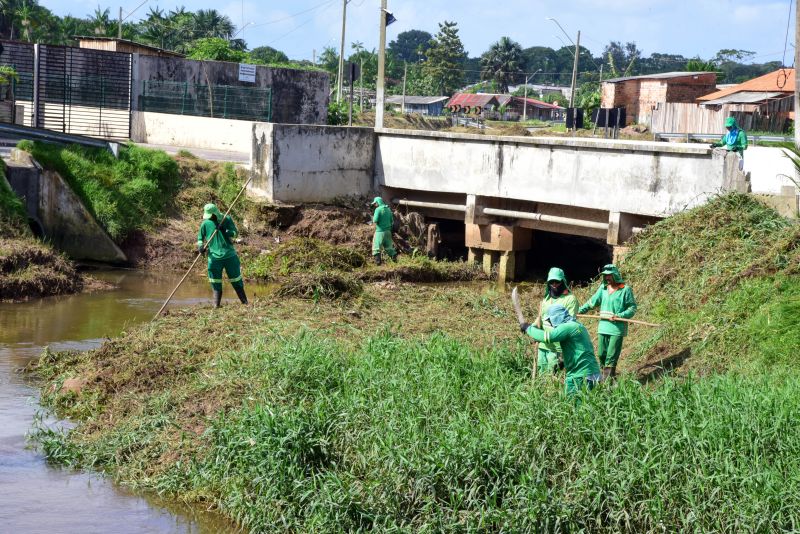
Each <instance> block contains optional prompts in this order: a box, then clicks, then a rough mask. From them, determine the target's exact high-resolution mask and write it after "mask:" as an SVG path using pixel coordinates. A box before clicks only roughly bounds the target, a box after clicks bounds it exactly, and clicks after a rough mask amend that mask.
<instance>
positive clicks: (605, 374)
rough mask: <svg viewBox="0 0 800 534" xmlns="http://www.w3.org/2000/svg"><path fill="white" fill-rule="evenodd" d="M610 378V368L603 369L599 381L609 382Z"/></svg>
mask: <svg viewBox="0 0 800 534" xmlns="http://www.w3.org/2000/svg"><path fill="white" fill-rule="evenodd" d="M610 377H611V367H603V377H602V378H601V379H600V380H601V381H603V382H605V381H606V380H609V378H610Z"/></svg>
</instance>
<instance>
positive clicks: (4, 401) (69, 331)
mask: <svg viewBox="0 0 800 534" xmlns="http://www.w3.org/2000/svg"><path fill="white" fill-rule="evenodd" d="M92 276H94V277H96V278H99V279H102V280H105V281H108V282H111V283H113V284H115V285H116V286H118V289H115V290H111V291H99V292H96V293H91V294H82V295H73V296H69V297H57V298H48V299H41V300H37V301H33V302H29V303H21V304H6V303H0V531H2V532H19V533H38V532H42V533H45V532H46V533H52V532H59V533H72V532H75V533H90V532H98V533H100V532H102V533H107V532H114V533H145V532H147V533H151V532H152V533H156V532H168V533H185V532H196V533H206V532H207V533H216V532H223V533H224V532H236V530H235V529H234V528H233V527H231V526H230V525H229V524H227V523H226V522H225V521H223V520H222V519H221V518H219V517H218V516H215V515H213V514H209V513H205V512H201V511H198V510H194V509H192V508H189V507H183V506H180V505H177V504H174V503H169V502H163V501H160V500H157V499H154V498H152V497H147V496H142V495H133V494H131V493H129V492H126V491H125V490H124V489H121V488H119V487H117V486H115V485H114V484H112V483H111V482H110V481H109V480H108V479H105V478H102V477H99V476H96V475H91V474H85V473H76V472H73V471H69V470H65V469H58V468H54V467H51V466H49V465H48V464H47V462H46V460H45V458H44V457H43V455H42V454H41V453H40V452H38V451H35V450H31V449H30V448H28V447H27V443H26V438H25V435H26V432H28V430H29V429H30V427H31V424H32V422H33V419H34V414H35V413H36V412H37V410H38V405H37V402H36V398H37V391H36V389H35V387H34V385H33V384H31V383H30V381H29V379H28V378H26V377H25V376H24V375H22V374H21V373H20V372H19V370H20V369H21V368H23V367H25V365H26V364H27V363H28V362H30V360H31V359H34V358H36V357H37V356H38V355H39V354H40V353H41V350H42V348H43V347H45V346H48V345H49V346H50V347H51V348H52V349H54V350H66V349H77V350H85V349H89V348H93V347H97V346H98V345H99V344H100V343H102V341H103V339H105V338H107V337H112V336H115V335H117V334H119V333H120V332H121V331H122V330H124V329H125V328H126V327H128V326H131V325H133V324H136V323H140V322H143V321H146V320H148V319H150V318H151V317H152V316H153V314H154V313H155V312H156V311H157V310H158V308H159V307H160V306H161V303H162V302H163V299H164V298H165V295H168V294H169V292H170V291H171V289H172V288H173V287H174V285H175V284H176V283H177V281H178V279H179V277H177V276H172V275H164V276H162V275H158V276H156V275H151V274H144V273H140V272H135V271H113V272H101V273H93V274H92ZM248 293H250V294H252V286H251V287H250V288H249V291H248ZM209 296H210V290H209V288H208V285H207V282H205V280H204V278H202V277H197V278H192V279H189V280H187V281H186V282H185V283H184V285H183V286H182V287H181V289H180V290H179V292H178V293H177V294H176V295H175V297H173V301H172V302H173V304H172V305H173V306H189V305H208V299H209ZM225 297H229V298H231V297H232V298H233V299H235V294H234V293H233V291H232V290H231V288H230V286H227V287H226V288H225ZM226 300H227V299H226ZM228 304H229V305H236V304H238V301H235V303H234V301H233V300H231V301H229V302H228ZM48 423H49V424H60V423H58V422H56V421H49V422H48Z"/></svg>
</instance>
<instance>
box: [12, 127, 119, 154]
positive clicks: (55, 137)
mask: <svg viewBox="0 0 800 534" xmlns="http://www.w3.org/2000/svg"><path fill="white" fill-rule="evenodd" d="M0 134H11V135H13V136H14V137H20V138H22V139H41V140H42V141H50V142H55V143H64V144H74V145H84V146H93V147H97V148H104V149H106V150H108V151H109V152H111V153H112V154H113V155H114V157H115V158H116V157H119V143H117V142H114V141H103V140H102V139H95V138H93V137H86V136H84V135H75V134H68V133H63V132H55V131H53V130H44V129H42V128H31V127H30V126H20V125H19V124H5V123H0Z"/></svg>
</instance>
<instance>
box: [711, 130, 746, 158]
mask: <svg viewBox="0 0 800 534" xmlns="http://www.w3.org/2000/svg"><path fill="white" fill-rule="evenodd" d="M714 146H717V147H724V148H725V149H727V150H729V151H731V152H738V153H739V155H742V154H743V153H744V151H745V149H746V148H747V134H746V133H745V131H744V130H741V129H739V128H736V129H735V130H731V131H730V132H728V133H726V134H725V135H723V136H722V138H721V139H720V140H719V141H717V142H716V143H714Z"/></svg>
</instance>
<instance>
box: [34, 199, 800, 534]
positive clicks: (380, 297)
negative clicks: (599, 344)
mask: <svg viewBox="0 0 800 534" xmlns="http://www.w3.org/2000/svg"><path fill="white" fill-rule="evenodd" d="M292 246H293V247H294V249H293V250H294V252H293V253H294V254H296V255H297V256H298V258H299V259H298V260H297V262H296V263H294V265H298V266H301V267H302V269H303V272H302V274H303V276H309V277H313V276H318V275H322V274H324V273H325V272H326V271H324V270H323V269H317V268H315V264H314V263H313V262H310V261H308V260H306V259H303V258H308V257H309V256H311V257H314V256H315V254H311V253H309V251H310V250H316V251H318V252H319V251H321V250H324V249H323V248H320V245H318V244H313V243H306V244H303V245H302V246H301V245H299V244H294V245H292ZM314 247H317V248H316V249H315V248H314ZM286 250H287V251H288V248H287V249H286ZM319 255H320V256H321V257H322V258H325V261H327V262H329V263H328V264H331V262H333V261H341V258H339V257H338V256H336V255H334V254H326V253H320V254H319ZM278 257H279V256H275V259H273V260H267V259H264V269H265V270H264V272H265V273H270V274H271V275H272V274H274V273H277V272H279V271H280V269H281V265H283V263H282V261H283V260H281V261H278V260H277V258H278ZM332 258H338V259H336V260H334V259H332ZM799 259H800V258H798V229H797V226H796V225H795V224H794V223H790V222H788V221H785V220H783V219H781V218H779V217H777V216H776V215H775V213H774V212H772V211H771V210H768V209H766V208H765V207H764V206H762V205H761V204H758V203H757V202H755V201H753V200H752V199H750V198H749V197H746V196H742V195H728V196H725V197H721V198H717V199H714V200H712V201H711V202H710V203H709V204H708V205H707V206H704V207H701V208H697V209H695V210H691V211H689V212H687V213H684V214H680V215H678V216H676V217H673V218H671V219H668V220H665V221H663V222H661V223H659V224H657V225H655V226H654V227H652V228H651V229H649V230H648V231H647V232H645V233H644V234H642V235H641V237H640V239H639V241H638V243H636V244H635V245H634V247H633V249H632V251H631V253H630V255H629V256H628V259H627V260H626V262H625V264H624V266H623V272H624V273H625V275H626V277H627V278H628V279H629V280H630V281H631V283H632V284H633V286H634V289H635V291H636V293H637V299H638V301H639V304H640V310H641V312H640V316H641V318H646V319H656V320H658V321H659V322H663V323H664V324H665V325H666V327H665V328H664V329H661V330H657V331H653V330H645V329H632V336H631V339H630V340H629V341H628V342H627V345H628V347H629V348H630V350H629V353H626V355H624V356H623V358H629V359H634V360H635V361H636V362H637V364H640V365H643V364H646V365H649V366H651V367H659V366H660V368H662V370H663V367H666V366H667V365H666V364H667V362H666V361H665V357H666V356H667V355H673V354H675V351H677V354H682V356H681V358H683V359H684V360H685V363H684V367H686V368H689V369H694V370H697V371H698V373H694V374H690V375H688V376H686V377H681V378H673V377H669V376H667V377H664V378H661V379H659V380H650V379H653V378H655V377H656V374H657V373H654V372H650V373H648V374H647V376H646V377H645V378H647V379H648V380H650V381H649V382H648V381H646V380H643V381H642V382H647V383H646V384H642V383H640V382H637V381H634V380H633V379H632V378H629V377H630V375H628V377H623V378H622V379H621V380H620V381H618V382H617V383H616V385H615V387H607V386H601V387H600V388H598V389H596V390H595V391H593V392H591V393H590V394H589V395H587V396H585V397H582V398H580V399H579V401H578V402H572V401H570V400H568V399H566V398H565V397H564V396H563V395H562V393H561V390H562V388H563V385H561V384H558V383H557V382H556V381H554V380H548V379H547V378H546V377H539V379H537V381H536V382H532V381H531V374H530V373H531V372H530V365H531V360H532V352H533V351H532V350H531V345H530V343H529V340H527V339H523V338H522V337H521V336H520V335H519V332H518V330H517V324H516V320H515V318H514V316H513V312H512V311H511V309H510V306H509V303H508V299H507V296H506V295H504V294H502V293H498V292H494V291H491V290H489V291H486V290H483V291H481V290H476V289H475V288H466V287H452V286H448V287H437V286H425V287H422V286H403V287H400V288H397V289H396V290H393V291H386V290H383V289H381V287H380V286H379V285H368V286H365V287H364V289H363V293H362V294H361V295H360V296H358V297H353V298H351V299H350V300H348V301H328V300H325V299H320V300H318V301H317V302H314V303H311V302H308V301H307V300H300V299H292V298H285V299H271V300H270V301H269V302H264V301H258V300H257V301H255V302H254V303H253V305H252V306H249V307H247V308H241V307H238V306H237V307H233V306H231V307H225V308H223V309H221V310H213V311H212V310H208V309H194V310H185V311H177V312H172V313H170V314H169V315H167V316H166V317H164V318H162V319H160V320H158V321H156V322H154V323H149V324H146V325H142V326H140V327H138V328H136V329H133V330H131V331H130V332H128V333H126V334H124V335H123V336H122V337H121V338H120V339H118V340H114V341H109V342H107V343H106V344H105V345H104V346H103V347H101V348H100V349H99V350H97V351H93V352H87V353H80V354H75V353H51V352H46V353H45V354H44V355H43V357H42V359H41V361H40V365H39V373H40V374H41V376H42V377H43V378H44V379H45V380H46V384H45V386H44V388H43V395H42V401H43V402H44V403H46V404H48V405H49V406H52V407H53V408H55V409H56V410H57V412H58V413H59V414H61V415H62V416H68V417H71V418H73V419H75V420H77V421H78V422H79V424H78V426H77V428H76V429H75V430H73V431H71V432H70V433H68V434H65V433H62V432H59V431H55V430H52V429H49V428H44V427H42V428H39V429H38V431H37V433H36V439H38V441H39V443H40V444H41V445H42V447H43V448H44V450H45V452H46V454H47V455H48V457H49V458H50V459H51V460H53V461H55V462H57V463H60V464H63V465H68V466H73V467H80V468H86V469H94V470H99V471H103V472H107V473H109V474H112V475H113V476H114V477H116V478H117V479H118V480H119V481H121V482H123V483H125V484H127V485H130V486H132V487H135V488H142V489H150V490H154V491H157V492H160V493H163V494H166V495H171V496H176V497H179V498H181V499H184V500H186V501H189V502H198V503H202V504H203V505H204V506H207V507H211V508H216V509H218V510H219V511H220V512H222V513H223V514H226V515H227V516H229V517H230V518H232V519H233V520H235V521H237V522H238V523H240V524H241V525H243V526H244V527H245V528H246V529H247V530H250V531H253V532H272V531H289V532H342V531H355V530H379V531H384V530H387V531H388V530H396V531H406V532H417V531H425V532H469V531H474V532H483V531H492V532H499V531H514V532H551V531H557V532H573V531H590V532H621V531H623V532H665V531H666V532H683V531H692V532H738V531H746V532H755V531H759V532H762V531H763V532H772V531H794V530H797V529H798V528H800V512H798V510H800V460H798V458H799V457H800V456H799V455H798V451H800V433H798V432H797V431H796V426H797V424H796V407H797V399H798V398H800V379H798V377H797V376H796V372H795V371H794V370H793V369H791V370H787V369H786V367H787V366H788V364H790V363H794V361H793V359H792V358H796V350H797V347H798V346H800V342H799V341H800V340H798V337H797V336H798V334H797V332H798V331H799V329H798V324H797V321H798V316H799V315H798V311H799V310H798V308H797V306H798V295H800V290H798V282H797V272H796V270H797V268H798V260H799ZM301 260H302V261H301ZM286 261H287V264H288V262H290V261H294V260H293V259H291V258H290V259H287V260H286ZM409 261H416V259H413V260H409ZM345 263H347V262H346V261H345ZM400 265H401V266H402V265H403V264H402V263H401V264H400ZM354 269H356V268H354ZM361 269H362V270H361V271H360V272H362V273H363V272H366V271H364V270H363V269H364V268H361ZM356 272H359V271H353V272H351V273H349V274H350V275H351V276H352V275H354V274H355V273H356ZM587 289H588V288H580V289H579V293H581V295H583V294H584V293H588V291H587ZM540 295H541V287H536V288H533V289H532V290H531V292H530V293H529V296H528V299H531V300H528V302H527V303H526V304H527V307H528V309H530V308H531V306H532V305H533V304H534V301H533V300H532V299H536V300H538V298H539V296H540ZM654 358H655V359H654ZM623 361H625V360H624V359H623ZM676 362H677V360H673V363H676ZM792 367H794V365H793V366H792ZM724 369H733V370H735V371H736V372H727V373H724V374H716V373H714V372H713V371H716V370H724ZM700 372H702V373H703V374H704V375H706V376H700ZM75 384H79V385H80V387H75ZM67 386H69V387H67Z"/></svg>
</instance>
